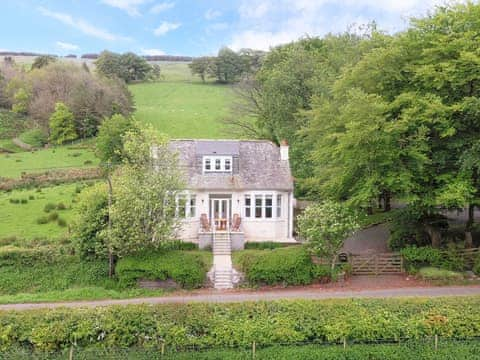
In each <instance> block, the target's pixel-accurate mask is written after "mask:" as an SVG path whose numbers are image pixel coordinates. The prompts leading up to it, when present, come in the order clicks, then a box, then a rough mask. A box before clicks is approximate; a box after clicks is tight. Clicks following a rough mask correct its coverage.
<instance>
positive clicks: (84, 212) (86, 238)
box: [72, 183, 108, 258]
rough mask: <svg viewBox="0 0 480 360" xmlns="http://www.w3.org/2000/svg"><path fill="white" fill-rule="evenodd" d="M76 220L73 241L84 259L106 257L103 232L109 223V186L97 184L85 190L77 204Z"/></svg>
mask: <svg viewBox="0 0 480 360" xmlns="http://www.w3.org/2000/svg"><path fill="white" fill-rule="evenodd" d="M75 212H76V215H77V216H76V219H75V222H74V225H73V228H72V239H73V241H74V243H75V245H76V248H77V250H78V253H79V254H80V256H81V257H82V258H85V257H91V256H98V257H102V256H103V257H105V256H106V254H107V249H106V247H105V239H104V238H103V236H102V231H104V230H105V229H106V228H107V223H108V199H107V186H106V185H105V184H104V183H98V184H95V185H94V186H92V187H89V188H86V189H84V190H83V191H82V192H81V193H80V196H79V202H78V203H77V204H76V209H75Z"/></svg>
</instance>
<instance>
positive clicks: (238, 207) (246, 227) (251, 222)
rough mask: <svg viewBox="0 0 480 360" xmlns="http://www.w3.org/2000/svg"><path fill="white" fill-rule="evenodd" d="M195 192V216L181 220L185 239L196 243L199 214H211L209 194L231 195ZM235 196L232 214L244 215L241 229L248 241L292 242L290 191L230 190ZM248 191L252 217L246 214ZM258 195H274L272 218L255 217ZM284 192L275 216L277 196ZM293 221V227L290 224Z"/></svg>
mask: <svg viewBox="0 0 480 360" xmlns="http://www.w3.org/2000/svg"><path fill="white" fill-rule="evenodd" d="M192 193H195V194H196V206H197V209H196V216H195V217H194V218H187V219H185V220H183V222H182V229H181V231H180V232H179V237H180V238H182V239H183V240H185V241H191V242H197V241H198V231H199V229H200V216H201V214H207V216H209V195H210V194H212V195H213V194H228V192H225V191H219V192H213V191H212V192H205V191H198V192H192ZM229 194H231V195H232V214H230V216H231V217H232V216H233V214H239V215H240V216H241V218H242V224H241V230H242V231H243V232H244V233H245V240H246V241H276V242H286V241H292V240H293V239H292V237H291V233H292V232H291V223H292V222H291V217H292V216H293V204H292V195H291V193H290V192H277V191H269V190H265V191H241V192H231V193H229ZM246 194H250V195H251V197H252V209H251V216H252V217H250V218H247V217H245V208H244V198H245V195H246ZM255 194H269V195H272V196H273V209H272V210H273V216H274V217H273V218H255V217H253V216H254V214H255V201H254V196H255ZM277 194H281V195H282V205H281V208H282V211H281V217H280V218H276V213H277V211H276V210H277V209H276V195H277ZM289 222H290V226H289Z"/></svg>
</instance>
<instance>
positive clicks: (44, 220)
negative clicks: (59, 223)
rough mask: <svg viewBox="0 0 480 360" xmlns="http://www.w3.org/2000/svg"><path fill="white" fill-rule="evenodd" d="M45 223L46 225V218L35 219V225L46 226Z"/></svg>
mask: <svg viewBox="0 0 480 360" xmlns="http://www.w3.org/2000/svg"><path fill="white" fill-rule="evenodd" d="M47 223H48V217H46V216H40V217H39V218H37V224H39V225H43V224H47Z"/></svg>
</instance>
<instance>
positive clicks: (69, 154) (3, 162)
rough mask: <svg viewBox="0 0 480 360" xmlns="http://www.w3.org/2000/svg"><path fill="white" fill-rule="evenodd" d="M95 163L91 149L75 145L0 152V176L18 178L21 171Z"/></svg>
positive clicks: (39, 170) (74, 166) (73, 166)
mask: <svg viewBox="0 0 480 360" xmlns="http://www.w3.org/2000/svg"><path fill="white" fill-rule="evenodd" d="M97 164H98V159H97V158H96V157H95V154H94V152H93V150H92V149H89V148H85V149H84V148H77V147H76V146H73V147H71V146H60V147H55V148H51V149H45V150H38V151H24V152H18V153H15V154H0V177H5V178H19V177H20V176H21V175H22V173H23V172H25V173H39V172H44V171H48V170H52V169H69V168H78V167H92V166H95V165H97Z"/></svg>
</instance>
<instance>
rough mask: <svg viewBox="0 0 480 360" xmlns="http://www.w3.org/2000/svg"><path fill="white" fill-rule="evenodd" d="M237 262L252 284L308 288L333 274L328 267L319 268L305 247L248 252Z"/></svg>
mask: <svg viewBox="0 0 480 360" xmlns="http://www.w3.org/2000/svg"><path fill="white" fill-rule="evenodd" d="M235 263H236V265H237V266H238V267H239V270H240V271H242V272H244V273H245V277H246V279H247V281H248V282H249V283H250V284H252V285H275V284H284V285H305V284H310V283H312V282H313V281H314V280H316V279H318V278H319V277H325V276H329V275H330V271H329V269H328V266H324V265H316V264H314V263H312V259H311V256H310V254H309V253H308V251H307V250H306V249H305V248H303V247H286V248H278V249H273V250H261V251H259V250H245V251H243V252H241V253H239V254H236V255H235Z"/></svg>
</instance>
